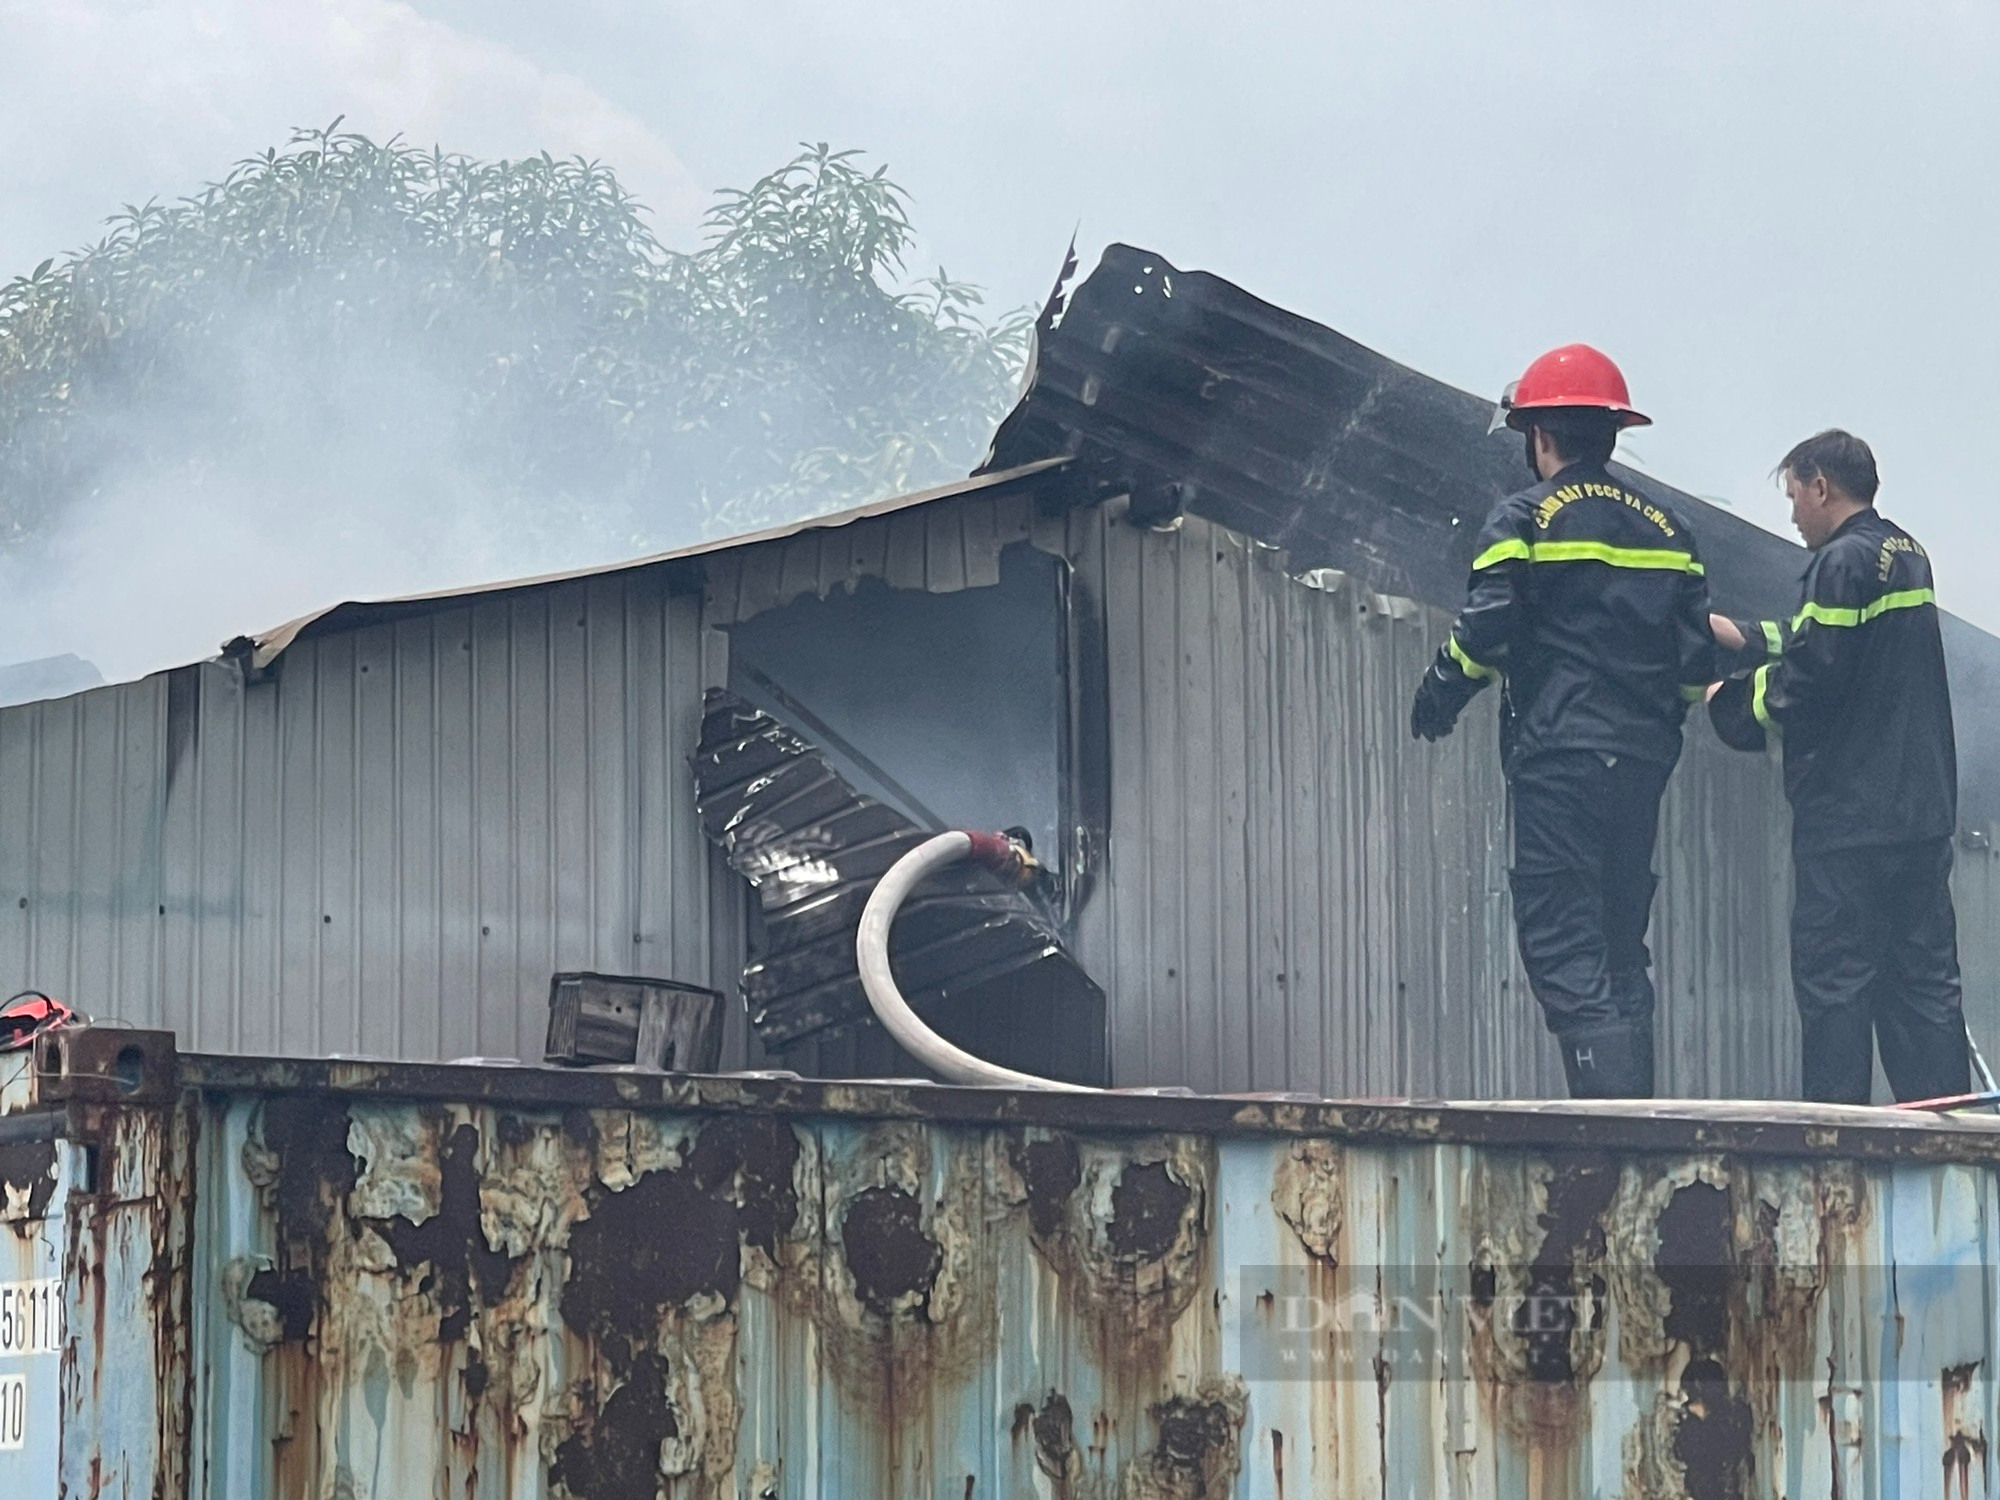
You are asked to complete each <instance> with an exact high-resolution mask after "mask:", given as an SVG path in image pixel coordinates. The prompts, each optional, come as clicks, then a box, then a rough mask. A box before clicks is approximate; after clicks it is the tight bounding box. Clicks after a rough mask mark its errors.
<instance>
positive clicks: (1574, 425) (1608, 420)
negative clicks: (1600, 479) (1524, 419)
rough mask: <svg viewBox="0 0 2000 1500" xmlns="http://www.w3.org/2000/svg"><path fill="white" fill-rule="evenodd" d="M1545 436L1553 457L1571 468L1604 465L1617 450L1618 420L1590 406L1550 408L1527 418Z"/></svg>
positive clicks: (1535, 412)
mask: <svg viewBox="0 0 2000 1500" xmlns="http://www.w3.org/2000/svg"><path fill="white" fill-rule="evenodd" d="M1528 420H1529V422H1530V423H1531V424H1532V425H1534V426H1536V427H1539V428H1541V429H1542V431H1544V432H1546V433H1547V434H1548V435H1549V439H1550V441H1552V442H1553V443H1554V444H1555V445H1556V453H1557V454H1558V455H1559V456H1561V457H1562V458H1563V459H1564V460H1565V461H1567V462H1569V463H1573V464H1581V463H1591V464H1608V463H1610V462H1611V450H1612V449H1613V448H1615V447H1617V446H1618V417H1617V415H1616V413H1613V412H1608V411H1601V410H1599V409H1598V408H1597V407H1594V406H1551V407H1547V408H1545V409H1542V410H1539V411H1534V412H1531V413H1529V415H1528Z"/></svg>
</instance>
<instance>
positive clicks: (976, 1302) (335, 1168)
mask: <svg viewBox="0 0 2000 1500" xmlns="http://www.w3.org/2000/svg"><path fill="white" fill-rule="evenodd" d="M7 1066H8V1071H6V1072H0V1084H4V1094H0V1098H4V1107H5V1110H6V1112H5V1113H4V1114H0V1180H4V1199H0V1203H4V1209H3V1210H0V1220H4V1222H0V1255H4V1257H5V1259H4V1261H0V1274H4V1277H5V1282H4V1286H3V1287H0V1392H4V1393H6V1394H5V1395H0V1495H5V1496H8V1497H42V1496H49V1497H54V1496H57V1495H61V1496H65V1497H82V1496H113V1495H115V1496H121V1497H126V1496H157V1497H163V1500H180V1497H189V1496H203V1497H230V1500H249V1497H260V1500H261V1497H280V1496H282V1497H287V1500H290V1497H328V1500H332V1497H340V1500H362V1497H370V1500H419V1497H433V1496H435V1497H439V1500H443V1497H447V1496H449V1497H475V1500H481V1497H492V1500H499V1497H510V1500H511V1497H528V1496H544V1495H550V1496H558V1495H569V1496H576V1497H580V1500H644V1497H656V1496H670V1497H675V1500H680V1497H724V1496H727V1497H754V1500H778V1497H784V1500H793V1497H841V1500H853V1497H863V1496H867V1497H891V1496H893V1497H906V1496H923V1497H939V1500H967V1497H971V1500H984V1497H1001V1500H1029V1497H1067V1500H1167V1497H1181V1500H1192V1497H1197V1496H1200V1497H1210V1500H1215V1497H1222V1496H1237V1497H1253V1496H1254V1497H1259V1500H1276V1497H1280V1496H1284V1497H1291V1500H1304V1497H1333V1496H1340V1497H1360V1496H1371V1497H1373V1496H1392V1497H1397V1500H1402V1497H1426V1496H1453V1497H1510V1500H1511V1497H1521V1496H1551V1497H1552V1496H1563V1497H1570V1496H1604V1497H1609V1496H1621V1497H1654V1496H1659V1497H1670V1496H1671V1497H1682V1496H1685V1497H1693V1500H1712V1497H1723V1496H1745V1497H1747V1496H1757V1497H1776V1496H1786V1497H1802V1496H1829V1495H1834V1496H1870V1497H1892V1496H1906V1497H1915V1496H1940V1495H1945V1496H1953V1497H1965V1500H1969V1497H1971V1496H1974V1495H1983V1494H1987V1493H1989V1492H1990V1488H1991V1457H1990V1452H1989V1447H1988V1433H1989V1432H1990V1431H1991V1430H1992V1424H1993V1422H1994V1419H1995V1412H1994V1406H1993V1403H1994V1389H1995V1387H1994V1382H1993V1379H1992V1370H1993V1357H1994V1353H1995V1324H1994V1316H1993V1308H1994V1297H1995V1291H1996V1288H1995V1285H1994V1269H1995V1262H1996V1255H2000V1216H1996V1205H1995V1202H1994V1193H1993V1173H1992V1167H1993V1163H1994V1162H1995V1161H1996V1159H2000V1122H1996V1121H1995V1120H1993V1119H1992V1118H1990V1117H1986V1118H1970V1117H1961V1118H1955V1119H1948V1120H1938V1119H1931V1118H1926V1117H1919V1116H1912V1115H1908V1114H1902V1113H1898V1112H1894V1111H1888V1110H1836V1109H1829V1108H1822V1107H1809V1106H1785V1105H1759V1106H1748V1105H1720V1104H1685V1105H1679V1104H1672V1103H1661V1104H1655V1105H1651V1106H1645V1107H1638V1106H1626V1107H1610V1106H1600V1107H1596V1108H1589V1109H1586V1108H1580V1107H1576V1106H1572V1105H1539V1106H1530V1105H1511V1106H1510V1105H1498V1106H1492V1105H1487V1106H1460V1105H1440V1104H1425V1103H1354V1102H1348V1103H1332V1102H1326V1101H1315V1100H1307V1099H1303V1098H1296V1097H1270V1096H1265V1097H1247V1096H1244V1097H1216V1096H1196V1095H1188V1094H1161V1093H1146V1092H1136V1093H1122V1094H1106V1095H1083V1096H1076V1095H1072V1096H1059V1095H1051V1094H1018V1093H1006V1092H997V1091H987V1090H975V1089H953V1088H943V1087H935V1086H927V1085H922V1086H913V1085H908V1084H902V1083H895V1082H888V1083H866V1082H860V1083H857V1082H839V1083H823V1082H810V1081H804V1080H799V1079H796V1078H792V1077H790V1076H774V1075H742V1076H719V1077H705V1078H694V1077H687V1076H681V1075H668V1074H657V1073H655V1074H643V1073H638V1072H633V1071H622V1072H621V1071H616V1070H613V1071H565V1070H557V1069H548V1068H526V1067H515V1068H495V1067H484V1068H475V1067H453V1066H432V1065H421V1064H407V1063H387V1064H378V1063H364V1062H353V1061H349V1062H338V1061H335V1062H298V1061H274V1060H259V1059H253V1058H243V1057H214V1056H196V1055H180V1056H177V1055H176V1053H175V1051H174V1048H173V1045H172V1039H171V1037H170V1036H168V1035H166V1034H164V1033H156V1032H140V1031H127V1030H112V1029H95V1030H84V1031H76V1032H70V1033H64V1034H58V1035H56V1036H53V1037H48V1038H44V1039H43V1041H42V1042H41V1044H40V1046H39V1049H38V1051H37V1053H36V1055H35V1058H34V1060H33V1065H32V1067H30V1066H29V1060H28V1059H27V1058H25V1057H22V1056H20V1055H19V1054H16V1055H15V1057H14V1058H13V1059H12V1060H11V1061H10V1062H9V1064H8V1065H7Z"/></svg>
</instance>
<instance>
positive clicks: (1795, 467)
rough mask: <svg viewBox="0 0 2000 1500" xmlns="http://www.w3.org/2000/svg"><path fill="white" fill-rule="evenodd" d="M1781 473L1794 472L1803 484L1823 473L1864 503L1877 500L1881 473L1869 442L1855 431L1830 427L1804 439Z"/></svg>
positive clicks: (1839, 488)
mask: <svg viewBox="0 0 2000 1500" xmlns="http://www.w3.org/2000/svg"><path fill="white" fill-rule="evenodd" d="M1778 472H1779V473H1780V474H1787V473H1788V474H1790V475H1791V476H1792V478H1794V479H1796V480H1798V481H1799V483H1801V484H1810V483H1812V481H1813V480H1815V479H1818V478H1819V477H1820V476H1821V475H1825V476H1826V482H1827V483H1828V484H1830V485H1833V486H1834V487H1835V488H1836V489H1838V490H1840V491H1841V492H1842V493H1843V494H1846V495H1850V496H1852V497H1853V498H1854V499H1856V500H1859V501H1860V502H1861V503H1862V504H1863V505H1873V504H1874V503H1875V491H1876V490H1878V489H1879V488H1881V485H1882V480H1881V476H1880V475H1878V474H1877V473H1876V472H1875V455H1874V454H1873V453H1871V452H1870V451H1869V450H1868V445H1867V444H1866V443H1864V442H1862V441H1861V439H1860V438H1858V437H1856V436H1855V435H1854V434H1853V433H1851V432H1842V431H1841V430H1840V429H1839V428H1838V427H1829V428H1827V430H1826V431H1825V432H1822V433H1817V434H1815V435H1814V436H1812V437H1809V438H1807V439H1806V440H1805V441H1804V442H1803V443H1800V444H1799V445H1798V446H1797V447H1796V448H1794V449H1792V451H1791V452H1790V453H1787V454H1786V455H1785V456H1784V459H1783V460H1782V461H1781V462H1780V463H1779V465H1778Z"/></svg>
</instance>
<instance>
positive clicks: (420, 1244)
mask: <svg viewBox="0 0 2000 1500" xmlns="http://www.w3.org/2000/svg"><path fill="white" fill-rule="evenodd" d="M478 1160H479V1130H478V1128H477V1127H476V1126H473V1125H471V1124H462V1125H459V1126H458V1127H457V1128H456V1129H454V1130H453V1131H452V1133H451V1135H450V1136H449V1137H448V1138H447V1139H446V1141H445V1143H444V1146H443V1148H442V1150H441V1151H440V1153H439V1162H438V1167H439V1174H438V1175H439V1184H438V1207H437V1211H436V1212H435V1213H433V1214H431V1215H430V1216H429V1217H428V1218H426V1219H424V1220H423V1222H421V1223H413V1222H412V1221H411V1220H410V1218H409V1217H408V1216H407V1215H398V1216H397V1217H395V1218H393V1219H390V1220H388V1221H387V1222H386V1223H384V1222H379V1221H378V1222H373V1223H371V1224H370V1227H371V1228H374V1229H375V1230H376V1231H377V1232H378V1233H380V1234H381V1236H382V1237H383V1239H385V1240H387V1241H388V1243H389V1250H390V1253H391V1254H392V1255H393V1256H394V1257H395V1260H396V1264H397V1265H398V1266H399V1267H401V1268H402V1269H403V1270H404V1271H416V1270H418V1268H420V1267H422V1268H426V1269H425V1274H424V1278H423V1283H422V1288H421V1289H422V1290H424V1291H427V1292H428V1293H430V1295H431V1296H433V1297H434V1298H435V1299H436V1301H437V1305H438V1312H439V1320H438V1338H439V1339H441V1340H442V1341H444V1342H446V1343H457V1342H458V1341H459V1340H460V1339H462V1338H463V1337H465V1332H466V1329H467V1328H468V1327H469V1326H470V1324H471V1322H472V1310H473V1300H474V1298H475V1297H476V1298H477V1299H478V1300H479V1301H480V1303H481V1304H482V1305H484V1306H486V1307H495V1306H497V1305H498V1304H499V1303H500V1301H501V1300H502V1299H503V1298H504V1297H505V1296H506V1295H507V1288H508V1286H509V1284H510V1283H511V1282H512V1280H513V1276H514V1270H515V1267H516V1266H517V1265H518V1264H519V1263H520V1260H521V1259H522V1258H523V1257H511V1256H508V1255H506V1254H504V1253H502V1252H500V1251H496V1250H494V1249H492V1248H491V1247H490V1246H489V1245H488V1243H487V1239H486V1233H485V1230H484V1228H483V1227H482V1226H481V1223H480V1213H479V1167H478ZM364 1222H368V1221H364Z"/></svg>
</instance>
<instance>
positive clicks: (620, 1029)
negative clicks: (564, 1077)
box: [542, 974, 722, 1073]
mask: <svg viewBox="0 0 2000 1500" xmlns="http://www.w3.org/2000/svg"><path fill="white" fill-rule="evenodd" d="M542 1056H543V1060H544V1061H546V1062H552V1063H565V1064H568V1065H570V1066H572V1067H578V1066H589V1065H591V1064H605V1063H613V1064H617V1063H622V1064H625V1065H627V1066H632V1067H640V1068H652V1069H658V1070H660V1071H671V1072H676V1073H712V1072H714V1071H715V1069H716V1066H717V1065H718V1064H719V1063H720V1061H721V1059H722V996H721V995H720V994H718V993H717V992H716V991H714V990H710V989H703V988H702V987H701V986H700V985H693V984H682V983H680V982H679V981H678V980H673V979H647V978H642V977H639V976H635V975H621V974H558V975H556V976H555V977H554V978H553V979H551V980H550V982H549V1035H548V1043H547V1046H546V1047H545V1048H544V1050H543V1054H542Z"/></svg>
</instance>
